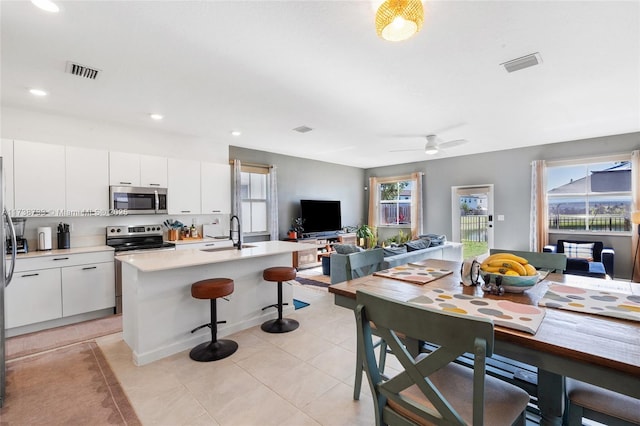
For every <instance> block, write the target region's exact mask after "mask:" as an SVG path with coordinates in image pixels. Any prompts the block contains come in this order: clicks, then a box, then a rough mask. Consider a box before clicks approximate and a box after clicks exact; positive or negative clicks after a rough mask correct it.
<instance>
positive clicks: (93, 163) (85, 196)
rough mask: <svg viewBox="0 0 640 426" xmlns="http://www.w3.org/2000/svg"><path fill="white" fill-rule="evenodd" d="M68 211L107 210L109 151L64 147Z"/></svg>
mask: <svg viewBox="0 0 640 426" xmlns="http://www.w3.org/2000/svg"><path fill="white" fill-rule="evenodd" d="M65 154H66V161H67V167H66V181H67V184H66V193H67V210H70V211H74V212H81V211H87V210H92V211H95V210H101V211H103V212H104V211H107V210H108V209H109V188H108V186H107V183H108V182H109V152H108V151H102V150H98V149H88V148H79V147H75V146H67V147H66V149H65Z"/></svg>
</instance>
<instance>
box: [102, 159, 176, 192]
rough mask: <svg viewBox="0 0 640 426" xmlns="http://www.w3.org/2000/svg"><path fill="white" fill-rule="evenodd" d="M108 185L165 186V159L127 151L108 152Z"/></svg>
mask: <svg viewBox="0 0 640 426" xmlns="http://www.w3.org/2000/svg"><path fill="white" fill-rule="evenodd" d="M109 185H114V186H150V187H155V188H166V187H167V159H166V158H165V157H156V156H153V155H140V154H131V153H128V152H110V153H109Z"/></svg>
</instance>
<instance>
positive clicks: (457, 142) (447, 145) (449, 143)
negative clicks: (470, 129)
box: [439, 139, 469, 149]
mask: <svg viewBox="0 0 640 426" xmlns="http://www.w3.org/2000/svg"><path fill="white" fill-rule="evenodd" d="M467 142H469V141H468V140H466V139H456V140H453V141H447V142H441V143H440V145H439V147H440V148H444V149H448V148H453V147H454V146H460V145H464V144H465V143H467Z"/></svg>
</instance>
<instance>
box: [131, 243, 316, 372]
mask: <svg viewBox="0 0 640 426" xmlns="http://www.w3.org/2000/svg"><path fill="white" fill-rule="evenodd" d="M308 248H309V245H308V244H302V243H293V242H285V241H264V242H255V243H249V244H245V245H244V246H243V248H242V250H238V249H235V248H223V249H213V250H209V251H207V250H197V249H195V250H175V251H156V252H149V253H141V254H132V255H126V256H119V260H120V261H121V262H122V327H123V339H124V341H125V342H126V343H127V344H128V345H129V347H130V348H131V349H132V351H133V361H134V363H135V364H136V365H144V364H147V363H149V362H152V361H155V360H158V359H161V358H164V357H166V356H169V355H172V354H175V353H178V352H181V351H184V350H186V349H191V348H192V347H194V346H196V345H198V344H200V343H203V342H206V341H208V340H210V339H211V332H210V330H209V329H208V328H204V329H200V330H198V331H197V332H195V333H193V334H192V333H191V330H192V329H194V328H196V327H197V326H199V325H202V324H206V323H208V322H210V310H209V303H208V302H207V301H204V300H198V299H194V298H193V297H191V284H193V283H195V282H196V281H199V280H203V279H207V278H217V277H224V278H231V279H233V281H234V283H235V285H234V292H233V294H231V295H230V296H229V297H227V298H225V299H219V300H218V302H217V310H218V321H226V323H225V324H219V326H218V338H222V337H224V336H226V335H229V334H232V333H235V332H238V331H240V330H244V329H247V328H250V327H253V326H255V325H258V324H261V323H263V322H264V321H266V320H268V319H272V318H276V317H277V311H276V310H275V309H267V310H265V311H263V310H262V308H263V307H264V306H267V305H271V304H273V303H275V302H276V300H277V288H276V285H275V284H274V283H269V282H266V281H264V280H263V279H262V271H263V270H264V269H266V268H269V267H272V266H291V264H292V255H291V254H292V253H293V252H296V251H299V250H304V249H308ZM226 299H228V300H226ZM283 301H284V302H286V303H288V305H287V306H285V311H284V312H285V314H286V313H289V312H291V311H293V309H294V308H293V291H292V288H291V286H287V285H284V286H283Z"/></svg>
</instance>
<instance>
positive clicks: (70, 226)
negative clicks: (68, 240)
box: [69, 222, 73, 232]
mask: <svg viewBox="0 0 640 426" xmlns="http://www.w3.org/2000/svg"><path fill="white" fill-rule="evenodd" d="M69 232H73V222H71V223H70V224H69Z"/></svg>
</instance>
